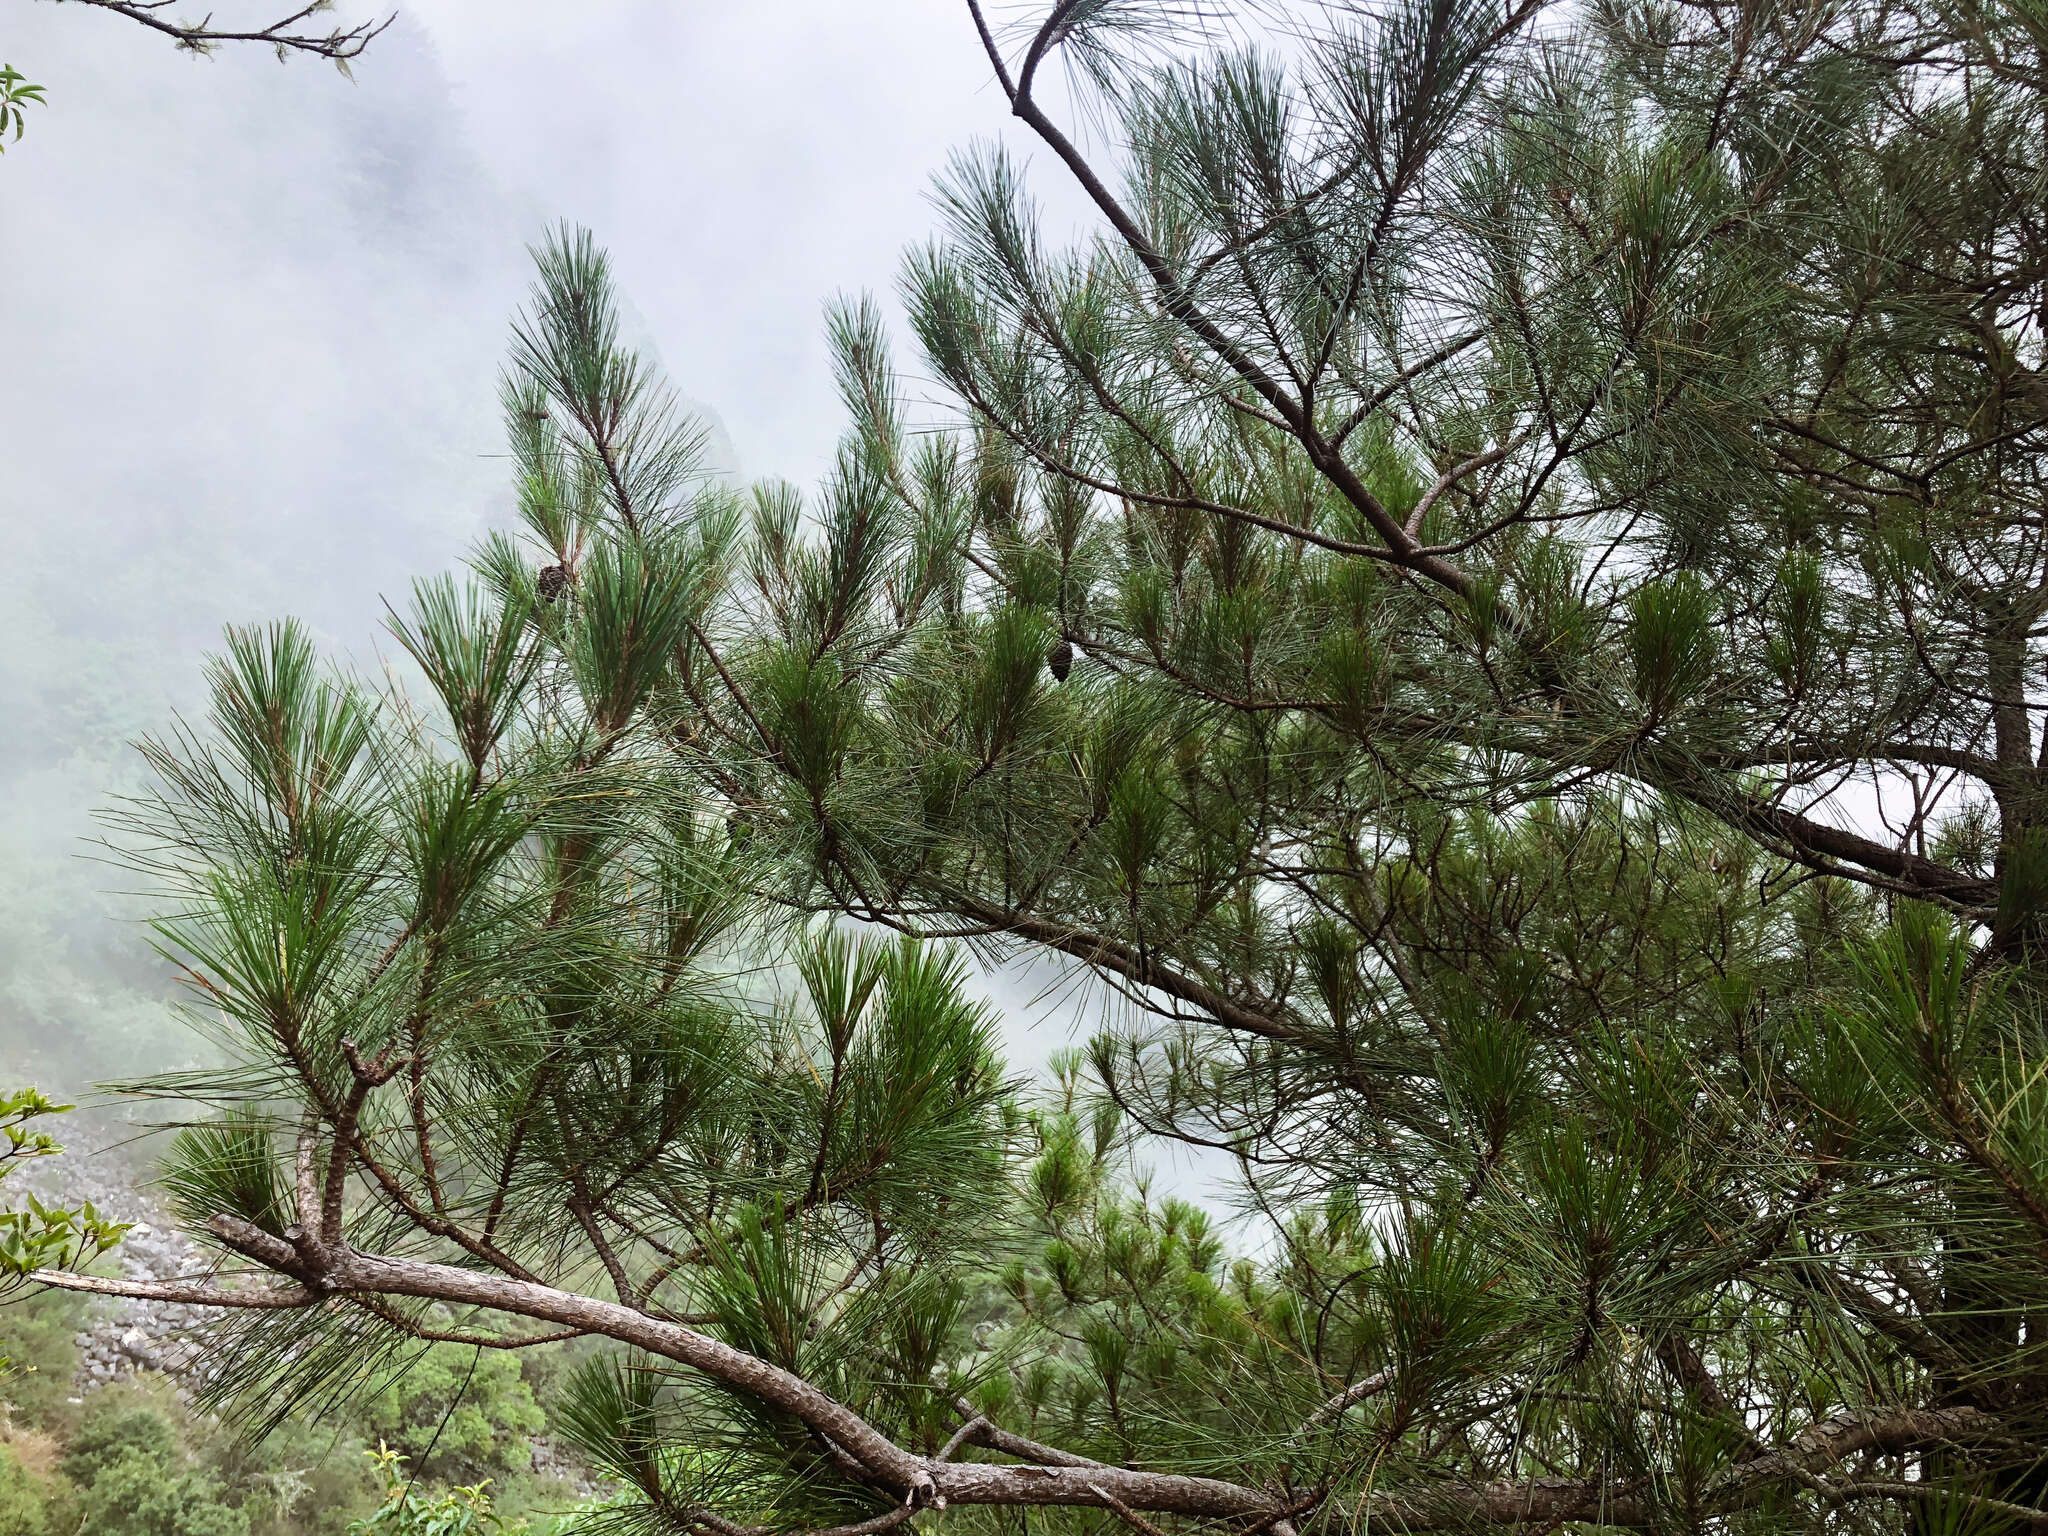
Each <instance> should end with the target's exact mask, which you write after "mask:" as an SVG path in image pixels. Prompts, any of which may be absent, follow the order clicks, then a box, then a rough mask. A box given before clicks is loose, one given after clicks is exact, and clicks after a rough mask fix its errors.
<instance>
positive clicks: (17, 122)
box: [0, 64, 43, 152]
mask: <svg viewBox="0 0 2048 1536" xmlns="http://www.w3.org/2000/svg"><path fill="white" fill-rule="evenodd" d="M42 102H43V88H42V87H41V86H40V85H31V84H30V83H29V81H28V77H27V76H25V75H23V74H22V73H21V71H20V70H18V69H16V68H15V67H14V66H13V65H11V64H0V152H4V151H5V150H6V147H7V130H8V129H9V128H10V127H11V128H13V129H14V137H15V139H16V141H17V142H18V141H19V140H20V138H21V134H22V130H23V129H24V128H25V127H26V126H27V125H28V113H27V112H25V111H24V110H23V109H24V108H25V107H29V106H41V105H42Z"/></svg>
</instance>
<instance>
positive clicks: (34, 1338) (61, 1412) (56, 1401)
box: [0, 1291, 91, 1429]
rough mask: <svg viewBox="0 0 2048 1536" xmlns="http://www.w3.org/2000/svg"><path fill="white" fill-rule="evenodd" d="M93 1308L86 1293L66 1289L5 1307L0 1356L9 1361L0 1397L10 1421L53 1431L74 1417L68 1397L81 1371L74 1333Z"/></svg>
mask: <svg viewBox="0 0 2048 1536" xmlns="http://www.w3.org/2000/svg"><path fill="white" fill-rule="evenodd" d="M90 1312H91V1304H90V1303H89V1302H88V1301H86V1299H85V1298H84V1297H83V1296H78V1295H74V1294H71V1293H68V1292H65V1291H43V1292H40V1293H38V1294H36V1295H32V1296H23V1297H20V1298H18V1299H16V1300H13V1301H10V1302H9V1303H8V1304H7V1305H6V1306H5V1307H4V1308H0V1356H5V1357H6V1359H7V1361H8V1365H7V1369H6V1371H5V1373H4V1375H0V1399H4V1400H5V1402H6V1403H7V1407H8V1420H9V1422H11V1423H15V1424H27V1425H29V1426H31V1427H33V1428H36V1429H53V1428H56V1427H58V1426H59V1425H61V1424H63V1423H65V1422H66V1421H67V1420H68V1419H69V1418H70V1417H71V1414H70V1413H69V1411H68V1410H69V1406H70V1405H69V1404H68V1403H66V1401H65V1399H66V1398H68V1397H69V1396H70V1395H71V1391H72V1387H71V1379H72V1377H73V1376H74V1375H75V1374H76V1373H77V1370H78V1345H77V1344H76V1343H74V1342H73V1336H74V1335H75V1334H77V1332H78V1330H79V1329H81V1328H83V1327H84V1326H85V1323H86V1319H87V1316H88V1315H89V1314H90Z"/></svg>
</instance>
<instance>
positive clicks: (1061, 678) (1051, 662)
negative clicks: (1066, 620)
mask: <svg viewBox="0 0 2048 1536" xmlns="http://www.w3.org/2000/svg"><path fill="white" fill-rule="evenodd" d="M1045 664H1046V665H1047V666H1048V667H1050V668H1051V669H1052V680H1053V681H1054V682H1056V683H1064V682H1065V681H1066V680H1067V674H1068V673H1069V672H1071V671H1073V670H1074V647H1073V646H1072V645H1070V644H1069V643H1068V641H1067V638H1066V636H1064V635H1062V636H1061V637H1060V641H1059V644H1057V645H1055V646H1054V647H1053V648H1052V649H1051V650H1050V651H1047V652H1046V654H1045Z"/></svg>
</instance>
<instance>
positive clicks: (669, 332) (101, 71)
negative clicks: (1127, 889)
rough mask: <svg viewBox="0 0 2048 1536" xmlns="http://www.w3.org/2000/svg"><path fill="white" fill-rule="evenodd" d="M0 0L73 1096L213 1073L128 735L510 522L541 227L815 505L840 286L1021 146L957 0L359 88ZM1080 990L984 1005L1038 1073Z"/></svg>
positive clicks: (53, 947) (31, 956) (29, 644)
mask: <svg viewBox="0 0 2048 1536" xmlns="http://www.w3.org/2000/svg"><path fill="white" fill-rule="evenodd" d="M0 6H4V7H5V10H4V14H5V17H6V21H7V25H8V30H7V33H6V35H5V41H4V43H0V62H4V63H10V64H12V65H14V66H15V67H16V68H18V69H20V70H21V71H22V72H23V73H24V74H25V75H26V76H27V77H28V78H29V79H31V80H34V81H36V82H38V83H40V84H42V85H43V86H45V87H46V89H47V92H48V98H49V99H48V104H47V105H46V106H44V107H41V108H34V107H32V108H30V109H29V122H28V131H27V134H26V136H25V137H24V138H23V139H22V140H21V141H20V142H19V143H18V144H11V145H10V146H9V148H8V149H7V151H6V153H5V155H4V157H0V210H4V211H0V335H4V337H5V341H6V347H5V353H4V363H0V449H4V454H5V476H4V479H0V517H4V523H5V530H6V544H5V554H6V560H7V566H8V569H7V580H6V591H7V600H6V601H5V603H4V605H0V719H4V721H5V734H4V739H0V791H4V794H0V1080H5V1081H8V1082H17V1081H22V1080H24V1079H33V1080H41V1081H43V1082H45V1083H55V1084H57V1085H58V1086H61V1087H62V1088H64V1089H65V1090H67V1091H71V1092H76V1091H78V1090H79V1089H80V1088H81V1087H82V1086H84V1085H85V1083H86V1082H87V1081H89V1080H91V1079H95V1078H99V1077H104V1076H109V1075H125V1074H128V1073H133V1072H138V1071H142V1070H148V1069H154V1068H159V1067H164V1066H169V1065H175V1064H180V1063H183V1062H186V1061H189V1060H191V1059H193V1056H194V1052H195V1049H196V1047H195V1044H194V1042H192V1041H191V1040H190V1039H189V1037H187V1036H185V1035H184V1034H182V1033H181V1032H180V1031H178V1030H177V1029H176V1028H175V1027H174V1025H173V1024H172V1022H171V1019H170V1015H169V1011H168V1004H169V1003H170V1001H171V1000H172V998H173V996H174V993H175V988H174V986H173V984H172V983H171V980H170V978H169V976H168V974H167V972H166V970H165V968H164V967H163V966H162V965H161V964H160V963H159V962H157V961H156V960H154V959H153V957H152V956H151V955H150V953H149V950H148V948H147V944H146V942H145V940H146V935H145V934H144V932H143V931H142V930H141V928H140V926H139V924H138V922H137V917H138V910H137V908H136V907H135V906H134V904H133V903H132V902H130V901H127V900H126V899H124V898H122V897H121V896H119V895H118V894H116V893H114V891H113V888H114V887H116V886H118V884H119V875H118V872H117V871H113V870H110V869H109V868H107V867H106V866H105V865H103V864H99V863H95V862H92V860H91V857H90V855H91V845H90V842H89V839H90V837H91V836H92V834H93V830H94V824H93V821H92V813H93V811H94V809H95V807H97V806H101V805H104V804H106V803H107V802H108V801H109V800H110V799H111V798H112V797H113V796H116V795H118V794H120V793H122V792H123V791H124V790H127V789H131V788H133V787H134V785H135V783H136V782H137V777H136V775H137V772H138V766H137V764H136V762H135V760H134V757H133V754H132V752H130V751H129V749H128V747H127V743H128V742H129V741H130V740H131V739H132V738H134V737H135V736H136V735H138V734H140V733H141V732H144V731H147V730H155V729H161V728H162V727H164V726H165V725H166V724H168V723H169V721H170V719H171V717H172V714H173V712H174V711H176V710H180V709H188V708H190V707H191V706H192V705H193V704H194V702H195V701H196V699H197V697H198V693H199V687H200V668H201V664H202V660H203V657H204V654H205V652H206V651H207V649H208V648H209V647H210V646H211V645H212V644H213V643H214V642H215V641H216V639H217V637H218V635H219V632H220V629H221V626H222V625H223V624H225V623H229V622H244V621H249V620H254V619H263V618H269V617H273V616H277V615H281V614H285V613H292V614H297V615H299V616H300V617H302V618H303V619H305V620H306V621H307V622H308V623H309V624H310V625H311V626H313V628H314V630H315V631H316V633H317V634H318V635H319V636H320V637H321V639H322V641H323V643H324V644H326V645H327V646H328V647H329V648H330V649H331V650H333V651H334V652H335V653H336V654H337V655H340V656H344V657H347V658H350V659H351V660H352V661H353V662H354V663H355V664H357V665H359V666H364V667H370V668H374V667H375V666H376V664H377V660H378V657H377V649H376V647H377V644H378V635H379V629H378V624H379V618H380V615H381V611H382V610H381V602H380V597H381V595H383V594H393V595H396V594H399V593H402V592H403V591H404V590H405V588H406V586H407V584H408V582H409V581H410V579H411V578H412V577H413V576H414V575H416V574H421V573H428V572H433V571H437V570H440V569H443V568H446V567H447V566H449V565H450V564H452V563H453V562H455V561H457V560H458V559H459V558H460V557H461V555H462V552H463V551H464V549H465V548H466V547H467V546H468V545H469V543H470V542H471V540H472V539H474V538H475V536H476V535H477V534H478V533H480V532H481V531H482V530H483V529H485V528H486V527H488V526H491V525H492V524H493V523H494V522H500V523H501V522H504V521H506V520H507V519H508V517H509V496H508V487H507V481H506V476H505V474H504V472H503V471H504V466H503V464H502V461H501V460H500V459H499V458H498V457H497V455H498V453H499V433H498V422H497V418H496V405H495V386H494V379H495V376H496V371H497V368H498V365H499V360H500V357H501V355H502V352H503V347H504V340H505V336H506V332H507V326H508V322H509V319H510V316H511V313H512V311H513V309H514V307H515V306H516V304H517V303H518V301H519V299H520V297H521V295H522V293H523V291H524V288H525V285H526V282H527V258H526V254H525V247H526V245H527V243H528V242H530V241H533V240H535V239H536V238H538V237H539V235H540V234H541V232H542V231H543V230H544V229H545V228H546V226H547V225H548V224H549V223H550V222H552V221H554V220H556V219H561V218H567V219H571V220H575V221H578V222H581V223H584V224H587V225H589V226H590V227H591V228H592V229H594V230H595V231H596V233H597V234H598V236H599V238H600V239H601V240H603V241H604V242H605V243H606V244H607V245H608V246H609V247H610V248H611V251H612V253H613V256H614V259H615V262H616V266H617V269H618V273H619V277H620V280H621V283H622V285H623V286H624V288H625V290H626V292H627V294H628V295H629V297H630V299H631V302H632V304H633V306H634V310H635V313H634V323H635V328H636V330H637V331H638V332H639V334H640V335H641V337H642V338H643V340H644V341H645V342H646V343H647V344H649V345H651V346H652V347H653V348H654V349H655V350H656V351H657V352H658V353H659V355H660V357H661V358H662V360H663V361H664V363H665V364H666V366H667V368H668V370H669V372H670V374H671V376H672V378H673V379H674V380H675V382H676V383H677V385H678V386H679V388H680V389H681V390H682V391H683V392H684V393H685V394H686V395H687V396H688V397H690V398H692V399H693V400H696V401H699V402H702V403H703V404H704V406H705V407H706V408H707V411H708V412H709V413H710V414H712V415H714V416H715V417H716V418H717V419H718V420H719V421H721V422H722V424H723V437H722V439H721V448H720V450H719V451H720V454H721V456H722V457H724V458H725V459H727V460H728V461H729V464H730V466H731V467H732V468H734V469H736V470H737V471H739V472H742V473H744V474H746V475H748V476H750V477H751V476H757V475H778V476H782V477H786V478H789V479H792V480H796V481H798V482H800V483H812V482H815V480H816V479H817V478H818V476H819V475H820V474H821V473H822V471H823V469H824V468H825V466H826V464H827V463H828V461H829V459H830V455H831V452H832V447H833V443H834V441H835V438H836V437H837V434H838V432H839V428H840V414H839V407H838V405H837V402H836V398H835V396H834V392H833V387H832V382H831V376H830V371H829V365H828V360H827V355H826V351H825V348H824V345H823V341H822V333H821V325H820V317H821V313H822V309H823V306H824V304H825V302H826V301H827V300H828V299H829V298H830V297H831V296H832V295H833V294H834V293H835V292H840V291H846V292H854V291H859V290H863V289H867V290H872V291H874V292H876V293H877V294H879V295H882V296H884V297H887V296H889V295H890V294H891V291H892V287H893V283H894V279H895V274H896V270H897V265H898V262H899V259H900V256H901V253H902V251H903V249H904V247H905V246H906V245H908V244H910V243H912V242H914V241H916V240H918V239H921V238H922V237H923V236H924V234H925V233H926V231H928V230H929V229H930V227H931V225H932V223H933V215H932V213H931V210H930V208H929V207H928V205H927V203H926V201H925V196H926V190H927V188H928V186H929V184H930V177H931V174H932V172H933V171H935V170H936V169H938V168H939V167H940V166H942V165H943V163H944V160H945V158H946V156H947V154H948V152H949V151H950V149H951V148H953V147H955V146H958V145H962V144H964V143H966V142H967V141H968V140H969V139H970V138H972V137H974V136H977V135H980V136H991V135H1001V134H1004V133H1006V132H1008V131H1009V130H1008V127H1007V125H1006V122H1005V120H1004V116H1003V113H1002V112H1001V110H1000V108H999V105H998V99H997V97H996V95H995V92H994V88H993V86H992V85H990V84H988V83H987V77H986V69H985V66H984V64H983V61H982V59H981V57H980V54H979V50H978V48H977V46H976V43H975V39H974V35H973V31H972V28H971V25H970V23H969V21H968V18H967V16H966V13H965V8H964V6H961V5H959V4H957V3H956V0H887V3H880V4H867V5H849V4H846V3H844V0H805V3H782V4H777V5H775V6H732V5H714V4H710V3H685V0H667V3H658V0H592V3H590V4H587V5H584V6H579V7H562V6H558V5H543V4H540V3H538V0H423V3H420V4H417V5H411V6H408V7H407V8H406V10H405V11H404V12H403V14H401V15H400V16H399V18H398V20H397V22H396V23H395V24H394V25H393V26H392V27H391V28H390V30H389V31H387V32H386V33H385V34H384V35H383V36H382V37H381V38H380V39H378V41H377V42H376V43H375V44H374V45H372V47H371V49H370V50H369V52H368V53H367V54H365V55H364V56H363V57H362V58H361V59H360V60H358V61H357V62H356V64H355V67H354V78H353V80H349V79H344V78H343V77H342V76H341V75H340V74H339V73H338V72H337V71H336V70H334V69H333V68H332V67H331V66H329V65H326V64H324V63H320V62H318V61H311V60H298V61H294V62H292V63H289V64H286V65H282V66H281V65H280V64H279V63H278V62H277V60H276V59H275V58H274V57H272V56H271V55H270V54H268V53H266V52H262V51H258V50H241V51H236V50H232V49H230V50H224V51H222V52H221V53H220V54H218V55H217V56H215V57H213V58H210V59H196V58H192V57H189V56H186V55H182V54H180V53H178V52H177V51H176V50H175V49H173V48H172V46H171V45H170V44H169V43H168V41H167V40H166V39H164V38H162V37H160V36H157V35H155V34H153V33H150V32H147V31H145V30H144V29H142V28H140V27H138V26H136V25H134V24H133V23H131V22H128V21H126V20H124V19H122V18H119V17H116V16H110V15H106V14H103V13H99V12H94V11H90V10H86V9H83V8H80V7H76V6H64V5H53V4H48V3H42V0H0ZM261 11H262V8H261V7H255V6H250V5H248V4H244V3H234V4H223V5H221V6H219V7H218V8H217V9H216V12H215V20H216V24H217V25H228V24H232V23H235V22H238V21H244V20H249V19H253V18H255V17H257V16H258V15H259V14H260V13H261ZM343 14H344V15H346V14H347V12H346V10H344V12H343ZM1012 142H1013V143H1014V142H1017V141H1015V140H1013V141H1012ZM1017 147H1018V148H1019V149H1020V151H1023V152H1025V153H1028V146H1025V145H1023V144H1021V143H1018V144H1017ZM1044 190H1045V192H1046V194H1047V195H1048V198H1049V202H1050V206H1051V208H1052V211H1053V218H1054V224H1055V228H1058V227H1059V225H1060V221H1062V220H1065V221H1067V223H1068V224H1070V225H1071V224H1072V223H1074V222H1076V221H1078V219H1079V217H1080V207H1079V203H1078V200H1077V199H1076V198H1075V197H1074V195H1073V194H1072V193H1071V191H1069V190H1068V189H1066V188H1064V187H1062V186H1061V185H1060V184H1059V183H1057V182H1054V181H1051V180H1049V179H1048V180H1047V182H1046V185H1045V188H1044ZM892 303H893V301H892ZM899 362H900V363H901V364H902V365H903V366H904V367H905V368H906V369H910V368H912V367H914V362H915V359H914V358H913V357H912V356H911V355H910V354H909V352H908V350H907V349H906V350H905V351H904V352H903V353H902V355H901V356H900V357H899ZM913 388H915V386H914V385H913ZM1058 979H1059V978H1058V977H1057V975H1056V974H1047V973H1046V972H1045V970H1044V968H1039V969H1031V970H1023V971H1018V972H1015V973H1011V974H1007V975H1005V976H1002V977H996V978H992V979H991V981H990V986H991V989H992V992H993V994H994V995H995V996H996V997H997V998H998V1000H999V1001H1001V1002H1002V1003H1003V1004H1005V1006H1006V1010H1007V1012H1008V1014H1009V1017H1010V1032H1011V1044H1012V1053H1013V1057H1014V1058H1015V1059H1017V1060H1018V1061H1019V1062H1020V1063H1021V1064H1026V1065H1031V1064H1036V1063H1039V1062H1042V1060H1043V1057H1044V1054H1045V1052H1046V1050H1047V1048H1048V1047H1049V1046H1051V1045H1056V1044H1059V1043H1062V1042H1063V1041H1064V1040H1065V1039H1066V1038H1067V1036H1068V1035H1069V1033H1070V1032H1071V1031H1072V1030H1073V1028H1074V1027H1075V1021H1076V1019H1077V1017H1078V1016H1079V1014H1080V1012H1083V1011H1085V1010H1081V1009H1079V1008H1078V1007H1077V1004H1076V1001H1075V1000H1076V988H1075V987H1074V986H1073V985H1071V984H1069V985H1065V986H1060V987H1056V988H1055V990H1054V992H1053V993H1052V994H1050V995H1048V994H1047V993H1046V992H1045V988H1046V986H1047V985H1048V984H1050V983H1053V982H1057V981H1058Z"/></svg>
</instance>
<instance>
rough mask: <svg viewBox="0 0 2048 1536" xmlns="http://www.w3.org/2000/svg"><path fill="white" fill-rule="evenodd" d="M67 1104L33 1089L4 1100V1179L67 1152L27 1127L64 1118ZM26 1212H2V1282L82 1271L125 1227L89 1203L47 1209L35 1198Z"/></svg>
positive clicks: (0, 1152) (0, 1113) (0, 1103)
mask: <svg viewBox="0 0 2048 1536" xmlns="http://www.w3.org/2000/svg"><path fill="white" fill-rule="evenodd" d="M71 1107H72V1106H71V1105H69V1104H57V1103H53V1102H51V1100H50V1099H48V1098H47V1097H45V1096H44V1095H43V1094H42V1092H41V1091H39V1090H38V1089H35V1088H23V1089H20V1090H18V1091H17V1092H15V1093H12V1094H8V1095H4V1096H0V1135H4V1136H5V1137H6V1145H5V1146H4V1147H0V1180H4V1179H5V1178H6V1177H7V1176H8V1175H9V1174H11V1173H13V1172H15V1171H16V1170H17V1169H18V1168H19V1167H20V1166H21V1165H22V1163H23V1162H24V1161H26V1160H28V1159H31V1158H38V1157H51V1156H54V1155H55V1154H57V1153H58V1152H61V1151H62V1150H63V1148H61V1147H60V1146H58V1145H57V1143H56V1141H55V1140H54V1139H53V1138H52V1137H51V1136H50V1135H49V1134H48V1133H47V1132H44V1131H32V1130H30V1129H28V1126H29V1123H30V1122H31V1121H34V1120H38V1119H41V1118H42V1117H43V1116H45V1115H61V1114H64V1113H66V1112H67V1111H68V1110H70V1109H71ZM25 1201H26V1205H27V1209H25V1210H10V1211H0V1278H9V1277H11V1278H13V1279H16V1280H19V1279H21V1278H23V1277H25V1276H27V1275H29V1274H32V1273H33V1272H34V1271H36V1270H38V1269H66V1268H74V1267H82V1266H84V1265H86V1264H89V1263H91V1262H92V1260H94V1259H96V1258H98V1257H99V1256H100V1255H101V1254H103V1253H105V1252H107V1251H108V1250H110V1249H112V1248H113V1247H115V1246H116V1245H117V1244H119V1243H120V1241H121V1234H122V1233H123V1232H126V1231H127V1230H128V1227H127V1224H125V1223H122V1222H113V1221H107V1220H105V1219H103V1218H102V1217H101V1216H100V1214H99V1212H97V1211H95V1210H94V1209H93V1207H92V1202H91V1201H89V1200H88V1201H86V1202H85V1203H84V1204H82V1205H80V1206H78V1207H77V1208H76V1209H71V1208H68V1207H61V1206H58V1207H53V1206H47V1205H44V1204H43V1203H42V1201H40V1200H38V1199H37V1198H36V1197H35V1195H33V1194H29V1195H27V1196H26V1197H25Z"/></svg>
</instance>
